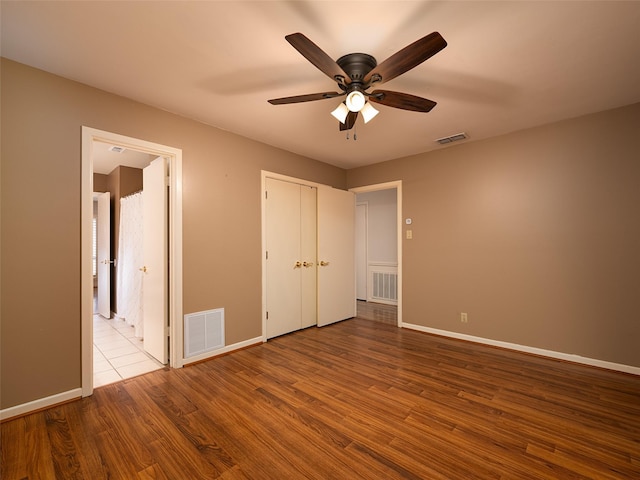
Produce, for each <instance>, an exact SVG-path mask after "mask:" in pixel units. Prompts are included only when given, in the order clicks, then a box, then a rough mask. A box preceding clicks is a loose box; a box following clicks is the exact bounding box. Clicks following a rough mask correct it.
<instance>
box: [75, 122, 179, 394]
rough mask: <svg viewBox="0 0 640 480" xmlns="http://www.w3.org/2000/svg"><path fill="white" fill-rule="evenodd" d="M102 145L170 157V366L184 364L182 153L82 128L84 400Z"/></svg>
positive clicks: (89, 381) (89, 382)
mask: <svg viewBox="0 0 640 480" xmlns="http://www.w3.org/2000/svg"><path fill="white" fill-rule="evenodd" d="M95 141H100V142H104V143H110V144H113V145H120V146H124V147H126V148H130V149H132V150H138V151H141V152H145V153H149V154H153V155H156V156H162V157H167V158H168V159H169V168H170V189H169V271H170V272H171V274H170V277H169V306H170V307H169V323H170V337H171V338H170V340H169V348H170V352H171V359H170V366H171V367H173V368H180V367H182V366H183V364H184V351H183V346H184V343H183V322H182V150H180V149H177V148H173V147H168V146H165V145H161V144H158V143H152V142H147V141H145V140H139V139H136V138H132V137H127V136H124V135H119V134H116V133H111V132H106V131H103V130H97V129H95V128H90V127H85V126H83V127H82V169H81V228H80V252H81V253H80V255H81V257H80V274H81V291H80V292H81V293H80V314H81V359H82V360H81V362H82V363H81V365H82V367H81V368H82V396H83V397H86V396H89V395H91V394H92V393H93V315H92V311H93V270H92V265H91V258H92V253H91V250H92V248H91V247H92V228H91V226H92V216H93V160H92V150H93V143H94V142H95Z"/></svg>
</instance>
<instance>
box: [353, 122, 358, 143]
mask: <svg viewBox="0 0 640 480" xmlns="http://www.w3.org/2000/svg"><path fill="white" fill-rule="evenodd" d="M356 140H358V131H357V130H356V127H355V126H354V127H353V141H354V142H355V141H356Z"/></svg>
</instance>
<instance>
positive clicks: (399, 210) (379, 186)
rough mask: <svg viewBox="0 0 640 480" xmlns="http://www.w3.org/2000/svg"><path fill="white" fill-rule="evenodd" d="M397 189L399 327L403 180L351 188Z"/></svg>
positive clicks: (400, 325)
mask: <svg viewBox="0 0 640 480" xmlns="http://www.w3.org/2000/svg"><path fill="white" fill-rule="evenodd" d="M392 188H395V189H396V209H397V217H398V223H397V227H396V228H397V230H396V236H397V239H398V242H397V243H398V327H402V180H396V181H393V182H385V183H378V184H375V185H366V186H364V187H355V188H350V189H349V191H351V192H354V193H356V194H358V193H365V192H375V191H377V190H390V189H392Z"/></svg>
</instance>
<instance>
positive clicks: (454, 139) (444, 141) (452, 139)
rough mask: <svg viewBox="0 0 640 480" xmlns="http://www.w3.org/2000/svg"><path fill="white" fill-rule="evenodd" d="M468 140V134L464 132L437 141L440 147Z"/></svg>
mask: <svg viewBox="0 0 640 480" xmlns="http://www.w3.org/2000/svg"><path fill="white" fill-rule="evenodd" d="M465 138H467V134H466V133H464V132H461V133H456V134H455V135H450V136H448V137H442V138H439V139H437V140H436V142H438V143H439V144H440V145H444V144H447V143H451V142H457V141H458V140H464V139H465Z"/></svg>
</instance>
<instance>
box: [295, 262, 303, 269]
mask: <svg viewBox="0 0 640 480" xmlns="http://www.w3.org/2000/svg"><path fill="white" fill-rule="evenodd" d="M301 266H302V263H300V262H296V264H295V265H294V266H293V268H300V267H301Z"/></svg>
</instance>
